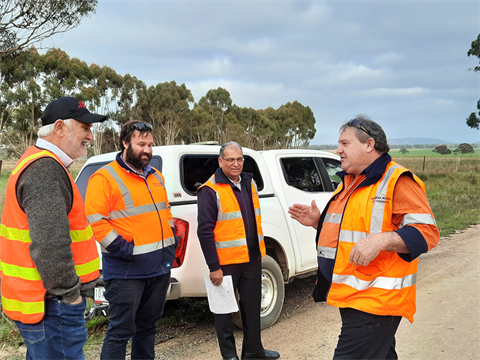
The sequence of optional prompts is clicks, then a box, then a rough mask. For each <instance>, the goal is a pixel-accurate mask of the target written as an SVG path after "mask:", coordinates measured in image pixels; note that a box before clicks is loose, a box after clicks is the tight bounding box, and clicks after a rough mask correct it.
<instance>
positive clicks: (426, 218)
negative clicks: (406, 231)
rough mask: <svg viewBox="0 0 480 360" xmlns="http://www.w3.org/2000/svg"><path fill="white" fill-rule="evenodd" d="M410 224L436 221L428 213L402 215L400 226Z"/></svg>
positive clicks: (429, 223) (431, 223)
mask: <svg viewBox="0 0 480 360" xmlns="http://www.w3.org/2000/svg"><path fill="white" fill-rule="evenodd" d="M410 224H426V225H437V222H436V221H435V219H434V218H433V216H432V215H430V214H406V215H405V216H404V217H403V220H402V223H401V224H400V228H402V227H404V226H407V225H410Z"/></svg>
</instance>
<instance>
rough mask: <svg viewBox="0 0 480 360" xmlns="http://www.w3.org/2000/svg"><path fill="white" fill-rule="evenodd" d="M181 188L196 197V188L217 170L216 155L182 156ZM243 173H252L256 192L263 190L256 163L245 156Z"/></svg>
mask: <svg viewBox="0 0 480 360" xmlns="http://www.w3.org/2000/svg"><path fill="white" fill-rule="evenodd" d="M180 166H181V177H182V186H183V188H184V189H185V191H186V192H187V193H188V194H190V195H196V193H197V188H198V187H199V186H200V185H202V184H203V183H204V182H206V181H207V180H208V179H209V178H210V176H212V175H213V174H214V173H215V171H216V170H217V169H218V155H184V156H183V157H182V159H181V165H180ZM243 171H244V172H251V173H253V179H254V180H255V182H256V183H257V188H258V191H261V190H262V189H263V179H262V176H261V175H260V171H259V170H258V166H257V163H256V162H255V160H253V158H251V157H250V156H248V155H247V156H245V163H244V164H243Z"/></svg>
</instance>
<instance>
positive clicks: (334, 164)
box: [322, 158, 342, 189]
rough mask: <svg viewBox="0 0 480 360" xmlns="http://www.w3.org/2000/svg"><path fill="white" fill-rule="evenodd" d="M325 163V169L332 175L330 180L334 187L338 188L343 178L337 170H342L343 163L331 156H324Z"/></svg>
mask: <svg viewBox="0 0 480 360" xmlns="http://www.w3.org/2000/svg"><path fill="white" fill-rule="evenodd" d="M322 160H323V163H324V164H325V169H327V173H328V176H330V181H331V182H332V185H333V189H336V188H337V187H338V185H340V183H341V182H342V179H340V177H339V176H338V175H336V173H337V172H339V171H342V167H341V163H340V161H338V160H335V159H330V158H322Z"/></svg>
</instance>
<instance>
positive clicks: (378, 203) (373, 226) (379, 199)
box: [370, 165, 400, 234]
mask: <svg viewBox="0 0 480 360" xmlns="http://www.w3.org/2000/svg"><path fill="white" fill-rule="evenodd" d="M399 167H400V165H393V166H391V167H390V168H389V169H388V170H387V172H386V173H385V175H384V176H383V179H382V181H380V183H379V184H378V187H377V192H376V194H375V199H374V203H373V208H372V219H371V222H370V234H377V233H381V232H382V226H383V216H384V214H385V201H386V199H385V198H386V197H387V190H388V183H389V182H390V178H391V177H392V174H393V172H394V171H395V170H396V169H398V168H399ZM390 201H392V199H390Z"/></svg>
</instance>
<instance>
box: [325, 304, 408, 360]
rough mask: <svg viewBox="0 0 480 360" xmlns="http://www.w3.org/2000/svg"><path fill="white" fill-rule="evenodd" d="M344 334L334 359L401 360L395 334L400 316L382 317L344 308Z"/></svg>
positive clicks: (342, 314)
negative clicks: (396, 346)
mask: <svg viewBox="0 0 480 360" xmlns="http://www.w3.org/2000/svg"><path fill="white" fill-rule="evenodd" d="M340 315H341V317H342V331H341V332H340V336H339V337H338V344H337V348H336V349H335V354H334V355H333V359H335V360H336V359H350V360H351V359H356V360H360V359H372V360H373V359H382V360H387V359H388V360H396V359H398V356H397V353H396V351H395V333H396V332H397V328H398V325H399V324H400V320H401V319H402V317H401V316H380V315H373V314H368V313H366V312H363V311H359V310H355V309H351V308H343V309H340Z"/></svg>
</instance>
